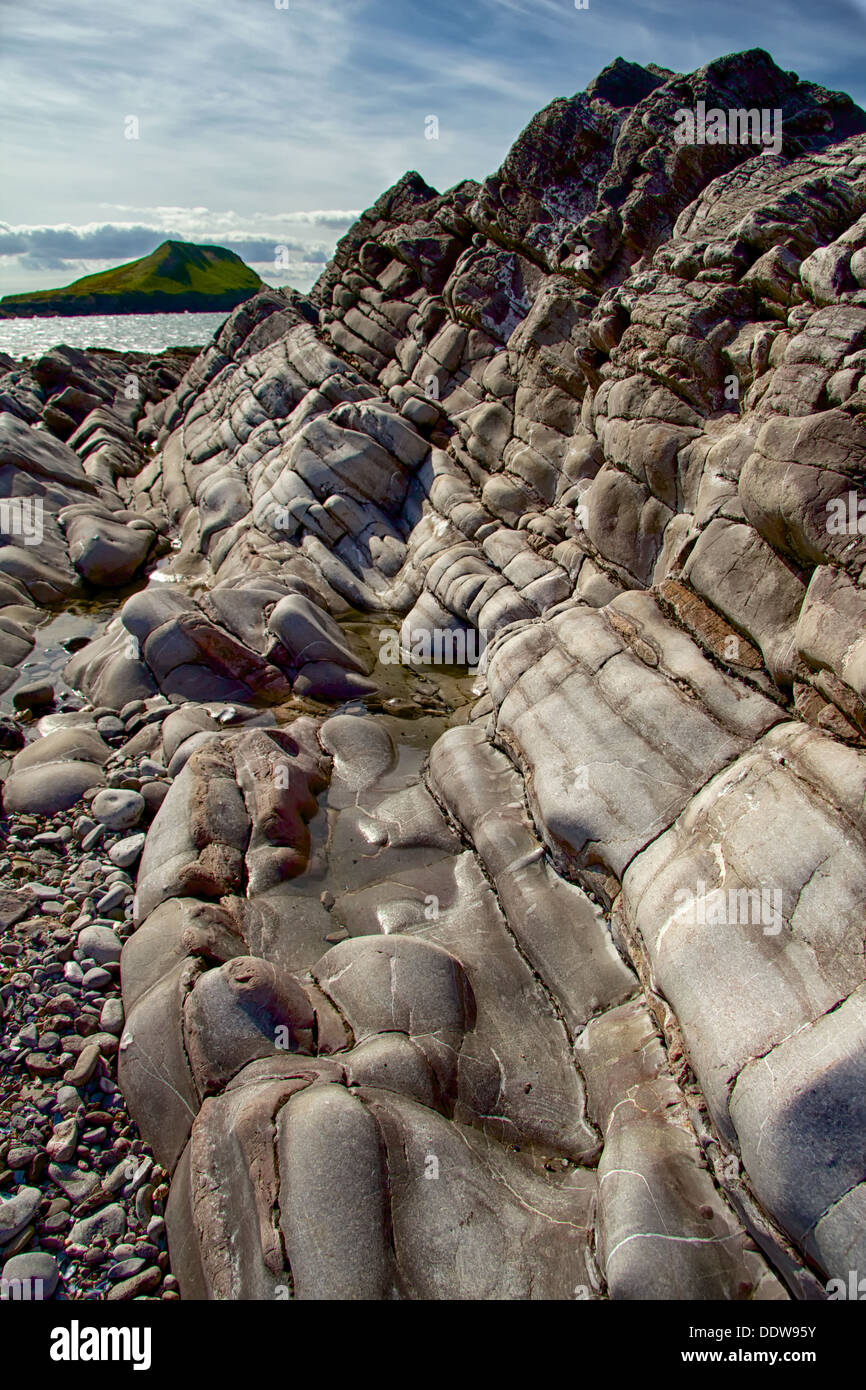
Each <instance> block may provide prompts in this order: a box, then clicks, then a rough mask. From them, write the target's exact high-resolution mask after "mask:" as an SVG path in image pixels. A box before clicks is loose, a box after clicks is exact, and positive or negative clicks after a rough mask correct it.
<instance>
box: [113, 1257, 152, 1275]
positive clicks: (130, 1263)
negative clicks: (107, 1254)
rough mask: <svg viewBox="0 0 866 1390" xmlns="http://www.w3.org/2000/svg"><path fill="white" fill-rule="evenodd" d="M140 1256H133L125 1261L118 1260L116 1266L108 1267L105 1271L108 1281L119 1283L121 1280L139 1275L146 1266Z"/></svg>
mask: <svg viewBox="0 0 866 1390" xmlns="http://www.w3.org/2000/svg"><path fill="white" fill-rule="evenodd" d="M146 1263H147V1262H146V1260H143V1259H142V1258H141V1256H140V1255H133V1256H132V1257H131V1258H130V1259H127V1260H118V1261H117V1263H116V1264H113V1265H110V1266H109V1267H108V1269H107V1270H106V1274H107V1276H108V1278H109V1279H112V1280H115V1281H119V1280H121V1279H131V1278H132V1276H133V1275H134V1274H140V1273H141V1271H142V1270H143V1269H144V1267H145V1265H146Z"/></svg>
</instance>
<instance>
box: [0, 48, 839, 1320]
mask: <svg viewBox="0 0 866 1390" xmlns="http://www.w3.org/2000/svg"><path fill="white" fill-rule="evenodd" d="M698 101H704V102H705V104H706V106H707V107H708V108H709V107H711V106H718V107H720V108H723V109H728V108H731V107H741V106H761V107H764V106H771V107H772V108H774V109H776V108H778V109H779V110H781V112H782V150H781V153H779V154H772V153H770V154H767V153H755V152H754V150H751V149H749V148H747V147H743V146H732V145H710V144H704V145H695V146H681V145H678V144H677V143H676V140H675V128H676V122H675V113H676V111H677V110H679V109H681V108H683V107H690V106H693V105H695V103H696V102H698ZM864 132H866V116H864V113H863V112H862V111H860V110H859V108H857V107H855V106H854V105H853V103H851V101H850V99H849V98H847V97H845V96H843V95H840V94H836V93H829V92H826V91H824V90H823V89H821V88H818V87H815V86H813V85H812V84H809V83H805V82H801V81H800V80H799V79H798V78H796V76H794V75H793V74H786V73H783V72H781V71H780V70H779V69H778V68H776V67H775V65H774V64H773V63H772V60H771V59H770V58H769V57H768V55H766V54H764V53H762V52H752V53H746V54H741V55H736V56H733V57H729V58H725V59H722V60H720V61H718V62H716V63H713V64H709V65H708V66H707V67H705V68H703V69H701V70H699V71H698V72H696V73H694V74H692V75H691V76H688V77H683V76H680V75H677V74H670V73H667V72H666V71H664V70H663V69H656V68H654V69H649V70H643V69H639V68H637V67H636V66H635V65H630V64H624V63H622V62H618V63H617V64H614V65H612V67H611V69H608V70H607V71H606V73H604V74H602V75H601V77H600V78H599V79H597V81H596V82H595V83H594V84H592V86H591V87H590V88H589V89H588V91H587V92H586V93H583V94H581V95H579V96H577V97H575V98H573V99H572V100H571V101H560V102H555V103H553V104H552V105H551V107H549V108H547V110H546V111H545V112H543V113H541V115H540V116H538V117H536V118H535V120H534V121H533V122H531V123H530V126H529V127H528V129H527V131H526V132H524V134H523V135H522V136H521V137H520V139H519V140H518V141H517V144H516V145H515V148H514V150H512V152H511V154H510V155H509V156H508V158H507V159H506V161H505V164H504V165H503V167H502V169H501V170H500V171H499V173H498V174H497V175H495V176H494V177H493V178H491V179H489V180H487V181H486V182H485V183H484V185H482V186H480V187H479V186H478V185H475V184H471V183H466V184H461V185H459V186H458V187H457V188H456V189H454V190H451V191H450V192H449V193H446V194H444V195H439V194H437V193H436V192H435V191H434V190H432V189H430V188H428V187H427V186H426V185H425V184H424V183H423V181H422V180H421V179H420V178H419V177H418V176H417V175H415V174H410V175H407V176H406V177H405V178H404V179H403V180H401V182H400V183H399V184H398V185H397V186H396V187H395V188H394V189H392V190H391V191H390V192H389V193H387V194H386V195H384V196H383V198H381V199H380V200H379V202H378V203H377V204H376V205H375V206H374V207H373V208H372V209H371V210H370V211H369V212H367V213H365V214H364V216H363V217H362V219H361V220H360V222H359V223H358V224H357V226H356V227H355V228H353V229H352V230H351V231H350V232H349V234H348V235H347V236H346V237H345V238H344V239H343V241H342V242H341V243H340V246H339V247H338V249H337V252H336V255H335V257H334V260H333V261H332V263H331V265H330V266H329V267H328V268H327V269H326V270H325V272H324V274H323V276H322V277H321V279H320V281H319V282H318V284H317V286H316V287H315V289H314V291H313V292H312V294H311V296H310V299H309V300H304V299H302V298H301V297H299V296H285V295H281V294H278V293H273V292H266V293H264V294H262V295H260V296H257V297H256V298H255V299H254V300H252V301H250V302H249V303H248V304H246V305H244V306H243V307H242V308H241V309H239V310H238V311H237V312H236V313H235V314H234V315H233V316H232V318H231V319H230V320H229V322H228V323H227V324H226V326H225V328H224V330H223V331H222V333H221V334H220V335H219V336H218V338H217V340H216V341H215V342H214V343H213V344H212V345H211V346H209V347H208V348H207V349H206V350H205V352H204V353H203V354H202V355H201V356H200V358H199V359H198V360H197V362H196V363H195V364H194V365H193V366H192V367H191V369H190V370H189V371H188V372H187V374H186V376H185V377H184V379H183V381H182V382H181V383H180V385H179V386H178V388H177V389H176V391H174V392H173V393H171V394H170V395H169V396H167V397H166V398H165V399H164V400H162V401H160V402H159V403H157V404H156V405H155V406H153V407H152V408H151V409H150V410H149V411H148V412H147V415H146V417H145V421H144V423H143V425H142V426H141V427H140V429H139V437H140V439H141V440H142V441H144V443H146V444H152V445H153V446H154V453H153V456H152V458H151V460H150V461H149V462H148V463H147V464H146V466H145V467H143V468H142V469H141V471H140V472H138V474H137V475H136V476H135V478H134V479H133V480H132V481H131V483H130V484H129V486H130V487H131V491H132V495H133V497H134V499H135V502H136V504H137V505H138V507H140V508H142V509H148V508H149V509H154V510H163V511H164V512H165V514H166V516H167V517H168V519H169V521H170V523H171V525H172V526H173V527H174V528H175V530H176V532H177V534H178V535H179V537H180V539H181V543H182V544H181V552H180V556H179V558H178V561H177V563H176V567H175V573H176V576H177V578H178V579H179V581H180V583H179V585H178V586H177V588H176V589H175V590H174V591H173V592H171V593H169V592H167V591H166V588H165V586H159V587H157V586H150V588H148V589H147V590H145V591H144V592H143V593H142V594H139V595H136V597H135V598H134V599H132V600H130V601H129V602H128V603H127V604H126V605H125V606H124V608H123V609H122V611H121V614H120V617H119V620H118V622H117V623H116V625H115V626H114V628H113V629H110V630H109V632H108V633H107V634H106V636H105V637H104V638H103V639H100V641H99V642H98V643H97V644H96V645H95V646H93V647H91V648H89V649H86V650H85V651H84V652H82V653H79V654H78V655H77V656H76V658H75V661H74V665H73V670H72V675H73V677H74V680H75V682H76V683H77V684H78V685H80V687H81V688H82V689H84V690H85V692H86V693H87V694H88V696H89V697H90V699H91V700H92V701H93V702H94V703H95V704H99V705H111V706H114V707H116V708H119V707H120V706H121V705H123V704H125V703H126V702H129V701H132V700H137V699H152V698H153V697H154V696H155V695H157V694H161V695H164V696H165V695H167V696H168V697H169V698H170V699H172V700H175V701H178V702H185V709H184V711H183V714H182V715H181V714H172V715H171V719H181V718H185V719H186V720H187V723H186V724H185V725H184V727H183V728H182V729H180V728H178V729H176V730H172V731H170V730H169V729H168V724H169V722H170V721H169V720H167V721H166V723H165V724H164V725H163V733H162V735H161V738H162V745H161V746H162V750H163V755H164V756H165V757H166V759H167V760H171V759H172V758H174V757H176V756H178V750H179V749H183V748H184V745H186V748H185V754H182V755H181V756H180V757H179V759H178V764H176V766H177V775H176V776H175V778H174V781H173V784H172V787H171V790H170V791H169V793H168V796H167V797H166V800H165V802H164V804H163V806H162V809H161V810H160V811H159V813H158V815H157V818H156V820H155V822H154V824H153V828H152V830H151V831H150V833H149V835H148V840H147V844H146V848H145V853H144V857H143V860H142V864H141V869H140V873H139V878H138V889H137V898H136V912H137V921H138V923H139V926H138V930H137V931H136V932H135V934H134V935H133V936H132V937H131V938H130V940H129V942H128V944H127V946H126V947H125V950H124V956H123V978H124V996H125V1003H126V1009H127V1027H126V1032H125V1034H124V1037H123V1038H122V1040H121V1066H120V1076H121V1081H122V1084H123V1086H124V1090H125V1093H126V1095H127V1098H128V1100H129V1103H130V1105H131V1108H132V1110H133V1112H134V1113H135V1114H136V1117H137V1119H138V1121H139V1123H140V1125H141V1128H142V1131H143V1133H144V1134H145V1137H146V1138H147V1139H148V1140H149V1141H150V1142H151V1143H152V1144H153V1146H154V1149H155V1151H156V1152H157V1155H158V1157H159V1158H160V1161H161V1162H163V1163H164V1164H165V1165H166V1166H167V1167H169V1168H170V1169H171V1170H172V1171H173V1173H174V1178H173V1183H172V1193H171V1199H170V1205H169V1214H168V1215H169V1235H170V1240H171V1248H172V1256H173V1263H174V1267H175V1269H176V1271H177V1272H178V1274H179V1276H180V1278H181V1283H182V1286H183V1288H184V1292H185V1293H186V1294H188V1295H191V1296H207V1297H220V1298H228V1297H231V1298H256V1297H269V1296H273V1295H274V1291H275V1288H276V1287H277V1286H284V1287H285V1286H288V1285H289V1284H290V1286H291V1289H292V1291H293V1293H294V1296H295V1297H299V1298H302V1299H303V1298H322V1297H340V1298H366V1297H375V1298H385V1297H391V1296H401V1297H415V1298H425V1297H432V1298H453V1297H459V1298H477V1297H490V1298H493V1297H506V1298H528V1297H557V1298H566V1297H573V1296H574V1294H575V1289H580V1290H583V1294H584V1295H585V1296H597V1295H601V1296H611V1297H615V1298H672V1297H685V1298H715V1297H723V1298H782V1297H786V1296H794V1297H820V1296H821V1290H822V1287H823V1284H824V1282H825V1281H826V1280H827V1279H829V1278H833V1277H842V1278H846V1277H847V1271H848V1270H849V1269H852V1268H857V1267H858V1262H859V1264H860V1265H861V1266H862V1264H863V1263H864V1262H866V1182H864V1177H863V1151H864V1134H866V1116H864V1114H863V1104H862V1099H861V1098H862V1095H863V1093H864V1092H863V1074H864V1070H866V1012H864V1003H866V970H864V964H863V929H862V901H863V896H864V888H866V840H864V829H863V820H862V806H863V797H864V794H866V749H864V734H866V703H864V702H866V675H864V668H863V662H862V658H861V648H862V645H863V638H862V631H861V629H862V609H863V600H862V599H861V597H860V595H861V593H862V584H861V574H862V571H863V564H862V563H861V562H862V561H863V560H864V554H863V541H862V537H861V534H860V532H859V529H858V528H857V526H856V522H855V525H854V528H853V530H852V529H851V527H850V525H849V527H848V529H847V530H844V531H842V532H840V531H839V530H838V529H834V528H833V527H832V526H830V525H829V524H828V518H829V517H830V516H831V515H832V516H837V517H838V516H839V515H842V514H843V513H844V515H845V516H849V515H850V496H851V494H854V496H855V502H854V515H855V517H856V515H857V509H856V496H857V494H858V490H859V489H861V488H862V486H863V478H864V469H866V426H864V418H863V412H864V408H866V133H864ZM837 503H838V504H841V510H840V506H833V505H831V504H837ZM846 509H847V510H846ZM203 561H205V562H206V573H207V579H208V588H207V592H206V594H203V593H202V590H201V587H200V584H199V586H198V587H197V588H196V589H195V590H194V591H193V590H192V588H191V586H188V585H185V584H184V582H183V581H184V576H185V575H193V574H194V575H195V577H196V579H197V580H200V578H201V575H202V573H203V569H202V562H203ZM2 563H3V562H2V552H0V569H2ZM349 608H351V609H359V610H361V611H364V612H367V613H372V614H376V613H380V614H383V615H386V614H387V615H391V614H393V613H395V612H396V613H398V614H400V615H401V617H402V621H403V633H404V637H405V639H406V640H407V641H411V639H412V637H413V635H414V634H416V633H418V632H431V631H433V630H437V629H442V628H443V627H447V628H450V629H453V628H455V627H458V628H459V627H462V628H464V629H466V628H472V629H477V630H478V631H480V632H483V633H484V634H485V636H486V638H487V639H488V640H489V642H490V646H489V651H488V656H489V660H488V665H487V689H486V692H485V693H484V694H483V695H482V696H481V697H480V699H479V700H478V703H477V704H476V705H475V707H474V709H473V713H472V718H471V720H470V722H469V723H468V724H467V725H466V726H465V727H457V728H453V729H451V730H449V731H448V732H447V733H446V734H444V736H443V737H442V738H440V739H439V740H438V741H437V742H436V743H435V745H434V746H433V748H432V750H431V753H430V757H429V761H428V763H427V765H426V767H425V769H424V773H423V776H422V777H421V779H419V778H418V776H417V770H416V769H413V770H412V771H411V772H410V773H407V772H406V770H405V767H404V766H403V764H402V763H401V761H400V757H399V756H398V752H397V750H396V746H395V731H394V726H393V725H391V724H389V722H388V720H387V719H383V718H378V717H376V716H372V715H369V714H363V713H358V712H357V707H354V706H351V705H350V710H354V712H350V713H339V714H337V715H335V716H331V717H328V718H325V719H324V720H321V719H314V718H309V717H300V718H298V719H296V720H295V721H294V722H293V723H291V724H290V725H288V726H287V727H284V728H282V729H277V728H275V727H270V726H267V725H266V726H265V727H260V728H249V729H246V730H240V731H235V730H232V729H231V728H229V729H224V728H220V727H219V725H218V724H215V721H214V720H213V718H212V714H211V713H208V711H207V710H204V709H203V708H202V706H203V703H204V702H207V701H214V700H217V701H249V702H251V703H256V702H259V703H262V702H270V703H274V702H279V701H282V700H285V698H286V697H287V695H288V693H289V692H292V694H293V696H294V697H298V696H303V697H305V698H306V697H309V696H313V697H314V698H317V699H319V700H322V701H328V700H332V701H333V700H337V701H339V700H346V701H352V700H353V699H354V698H355V697H357V696H358V695H361V694H363V693H364V691H365V690H368V689H369V685H370V675H371V672H370V670H369V667H368V666H365V664H364V662H363V660H362V659H361V658H360V657H359V655H358V653H356V652H354V651H352V650H350V649H349V648H350V644H348V643H347V642H346V640H345V639H344V637H343V634H342V632H341V629H340V628H339V627H338V625H337V624H336V623H335V622H334V621H333V620H334V619H335V618H337V617H340V616H342V615H344V614H345V613H346V611H347V609H349ZM130 636H132V637H133V638H134V639H135V650H134V652H133V653H130V644H129V638H130ZM208 720H210V721H211V722H210V723H208V722H207V721H208ZM190 740H198V741H197V742H190ZM277 765H286V766H288V767H289V769H290V774H291V775H290V776H288V777H284V778H283V779H282V781H280V779H278V778H277V777H276V776H275V768H276V767H277ZM326 788H327V792H326V791H325V789H326ZM325 795H327V806H328V826H329V829H328V848H327V854H328V855H330V856H331V862H332V863H333V864H335V865H336V864H340V865H342V864H343V859H342V858H341V855H343V854H344V853H345V851H346V847H347V846H361V845H363V846H365V848H363V849H357V850H354V851H353V852H354V853H357V855H358V858H357V859H356V860H355V863H356V864H357V863H359V862H360V863H362V865H363V867H362V868H361V869H357V871H355V872H354V874H353V876H347V881H348V882H349V886H348V888H346V889H344V890H342V895H341V896H340V897H338V900H337V903H336V904H335V906H334V912H335V913H336V914H337V915H338V919H339V920H340V921H341V922H342V923H343V924H344V925H345V927H346V928H347V930H348V931H349V933H350V939H348V940H346V941H343V942H342V943H340V944H336V945H334V946H333V947H332V948H331V949H330V950H326V951H324V952H323V951H322V930H321V923H320V922H318V921H317V920H316V921H314V920H313V919H312V918H311V917H310V915H309V913H308V912H307V910H306V909H302V908H301V907H300V906H299V899H298V896H297V893H298V891H299V888H298V886H299V885H302V884H303V882H304V881H305V880H304V876H305V875H308V874H314V873H315V865H316V863H318V862H319V861H318V859H317V855H319V853H320V850H319V849H317V847H316V846H317V843H318V842H317V841H316V840H315V836H312V835H311V831H310V826H314V825H315V824H317V821H316V817H317V815H318V813H319V806H320V799H323V798H324V797H325ZM430 902H435V903H436V905H437V907H436V915H435V916H433V917H431V916H430V914H429V911H427V910H426V909H427V908H428V907H429V903H430ZM278 1029H282V1030H283V1033H284V1036H285V1037H287V1038H288V1039H289V1043H288V1045H280V1044H279V1043H278V1042H277V1041H276V1036H277V1030H278ZM431 1156H432V1157H433V1158H435V1159H436V1164H437V1170H436V1171H437V1174H438V1180H436V1181H432V1180H430V1177H431V1174H430V1171H429V1159H430V1158H431ZM578 1296H580V1295H578Z"/></svg>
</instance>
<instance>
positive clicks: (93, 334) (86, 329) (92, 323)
mask: <svg viewBox="0 0 866 1390" xmlns="http://www.w3.org/2000/svg"><path fill="white" fill-rule="evenodd" d="M227 318H228V314H87V315H82V316H81V317H76V318H50V319H0V352H5V353H8V354H9V356H10V357H39V356H40V355H41V354H42V353H43V352H47V351H48V349H49V348H53V347H57V346H58V344H60V343H66V345H67V346H68V347H77V348H88V347H96V348H114V349H115V350H116V351H117V352H161V351H162V349H163V348H168V347H204V345H205V343H208V342H210V339H211V338H212V337H213V335H214V333H216V332H217V331H218V329H220V328H222V326H223V324H224V323H225V321H226V319H227Z"/></svg>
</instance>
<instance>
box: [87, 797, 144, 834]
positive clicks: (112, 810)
mask: <svg viewBox="0 0 866 1390" xmlns="http://www.w3.org/2000/svg"><path fill="white" fill-rule="evenodd" d="M91 810H92V811H93V814H94V816H95V817H96V819H97V820H98V821H99V822H100V823H101V824H102V825H105V826H107V827H108V829H109V830H129V829H131V828H132V826H134V825H137V824H138V822H139V821H140V820H141V817H142V816H143V815H144V797H143V796H141V794H140V793H139V792H135V791H122V790H120V789H119V788H108V789H106V790H104V791H100V792H97V794H96V796H95V797H94V798H93V801H92V802H91Z"/></svg>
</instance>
